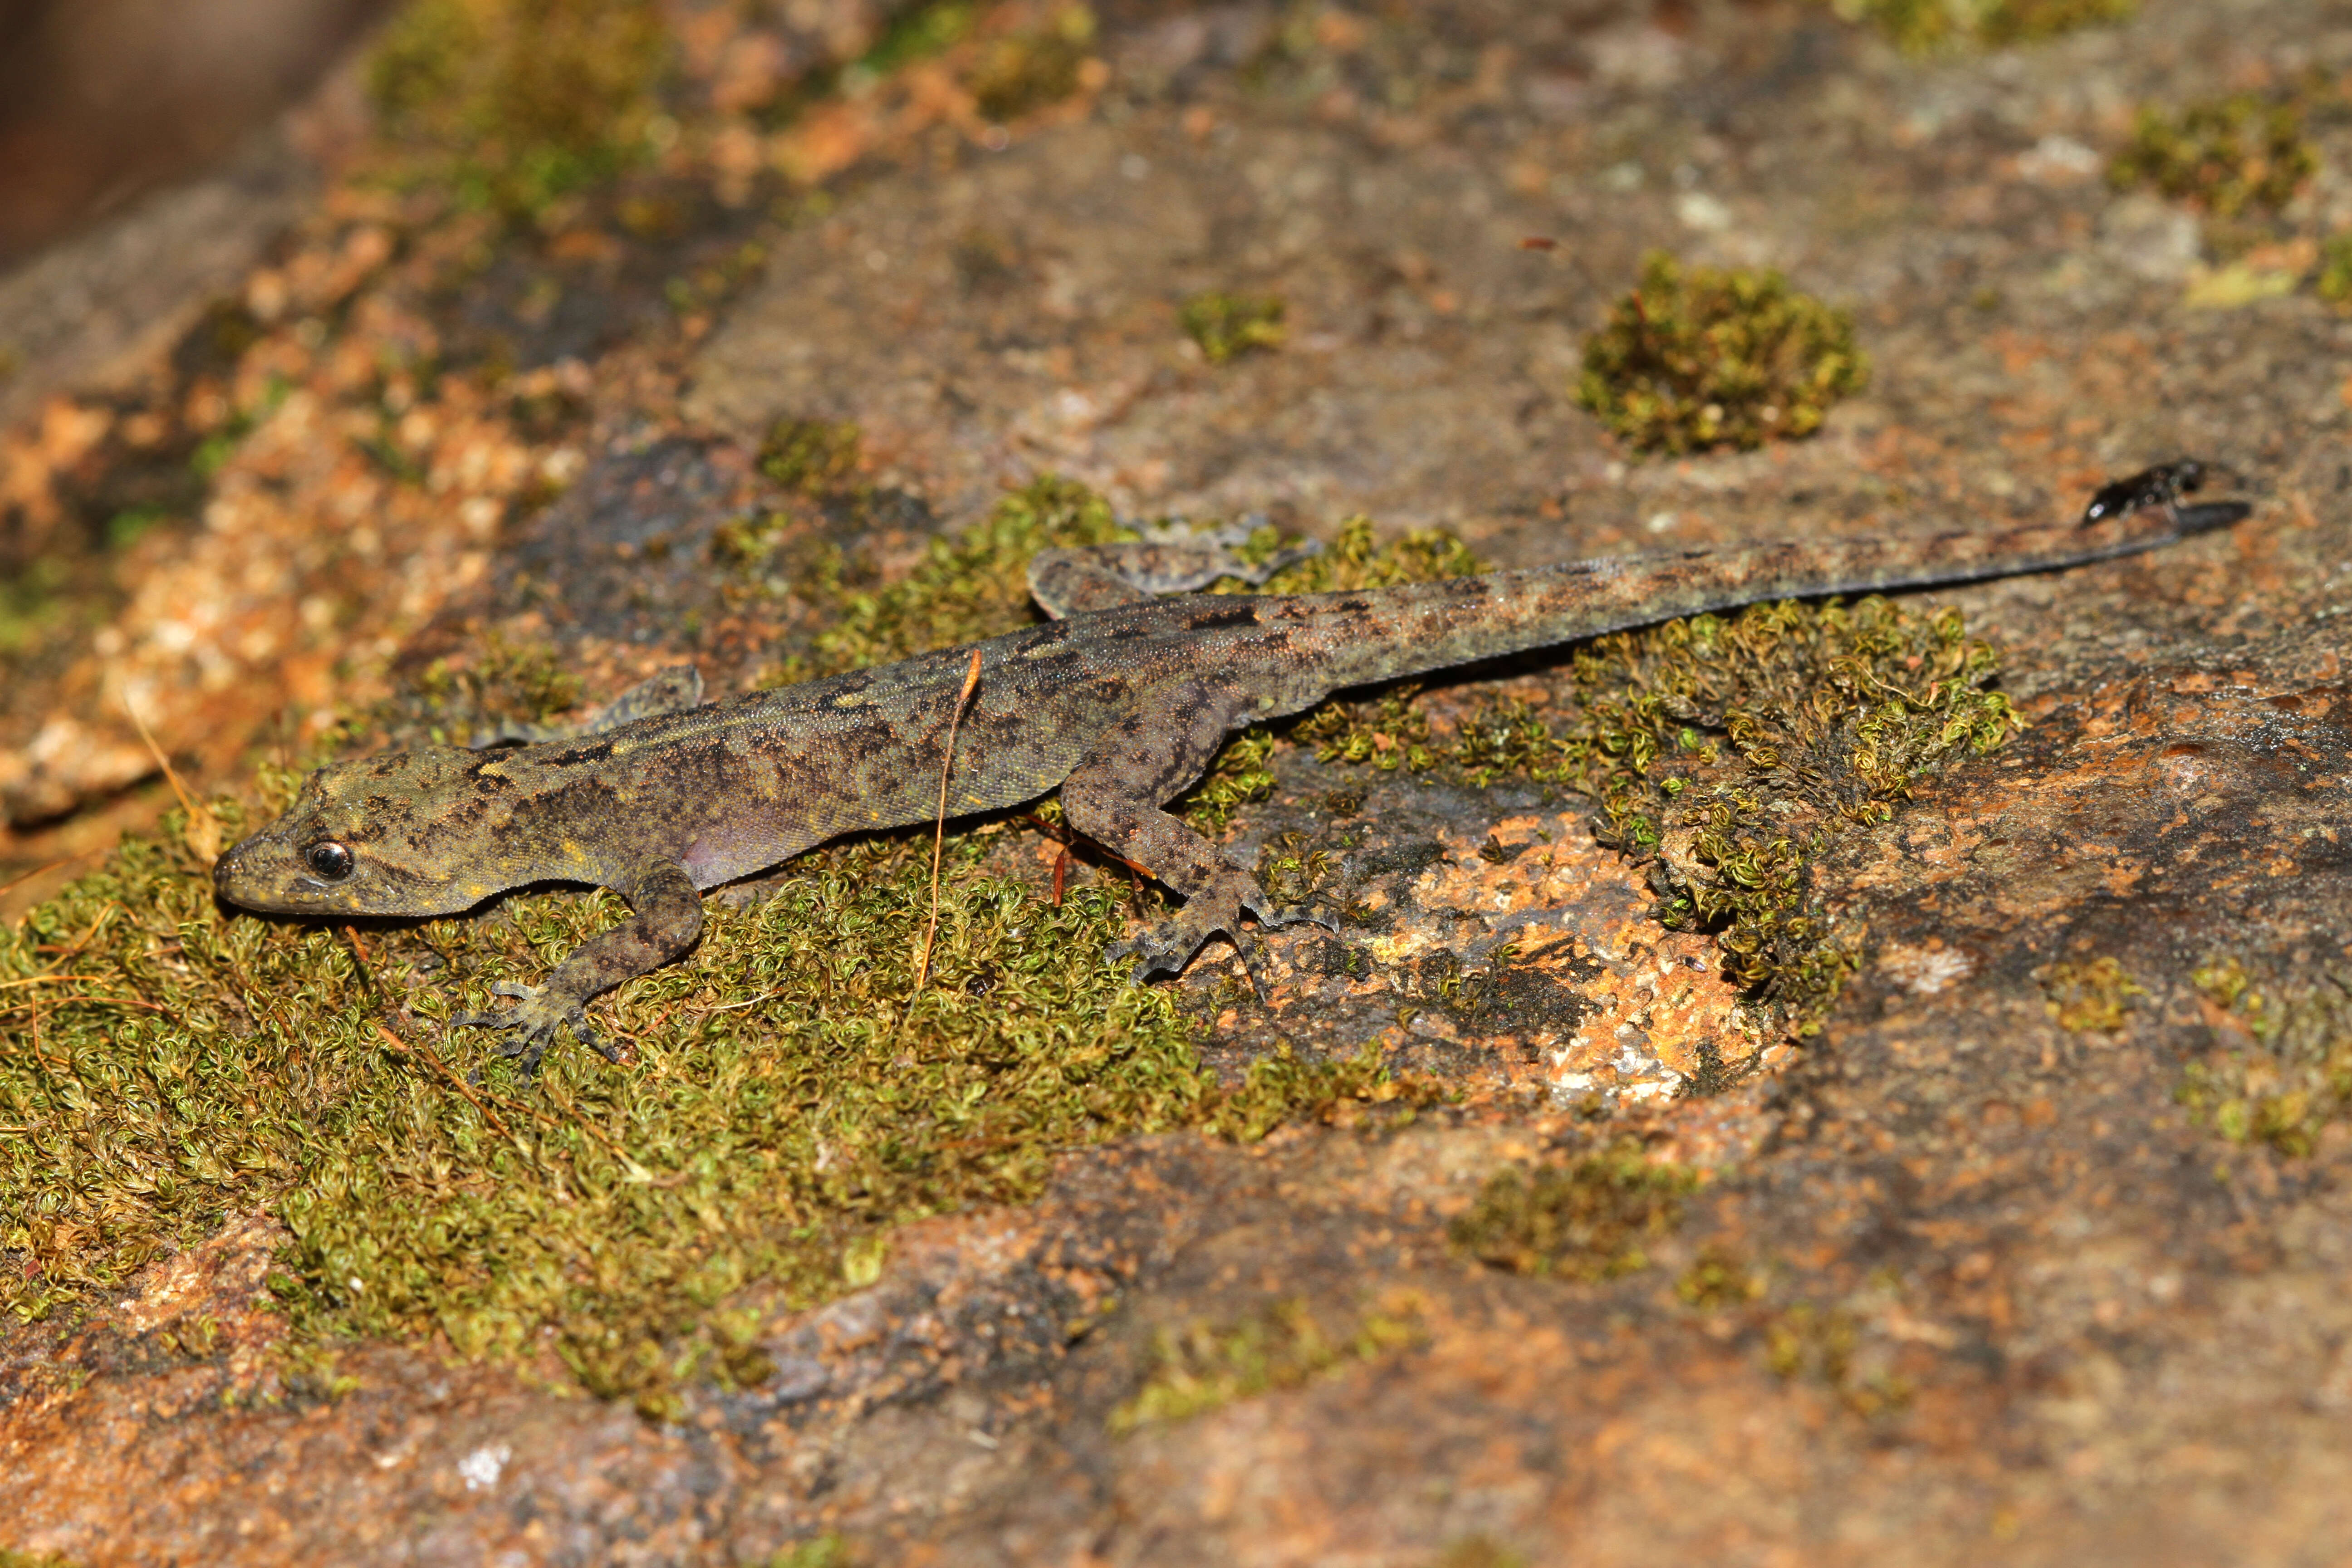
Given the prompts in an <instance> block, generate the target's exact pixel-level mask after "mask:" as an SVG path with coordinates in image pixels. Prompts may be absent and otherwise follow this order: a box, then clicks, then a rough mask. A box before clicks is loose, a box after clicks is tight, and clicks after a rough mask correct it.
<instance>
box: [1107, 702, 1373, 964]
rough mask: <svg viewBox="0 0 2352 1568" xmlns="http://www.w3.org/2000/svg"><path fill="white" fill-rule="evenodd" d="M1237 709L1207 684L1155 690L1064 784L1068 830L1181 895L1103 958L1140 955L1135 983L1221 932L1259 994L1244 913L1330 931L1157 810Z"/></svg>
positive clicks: (1254, 947) (1210, 756)
mask: <svg viewBox="0 0 2352 1568" xmlns="http://www.w3.org/2000/svg"><path fill="white" fill-rule="evenodd" d="M1236 712H1237V702H1236V700H1235V699H1234V697H1233V696H1232V695H1231V694H1230V693H1227V692H1224V691H1221V690H1219V689H1216V688H1214V687H1213V686H1211V685H1209V684H1208V683H1207V682H1205V681H1198V680H1182V681H1171V682H1170V683H1169V684H1167V685H1164V686H1160V687H1154V688H1152V689H1149V690H1147V691H1146V692H1144V693H1143V694H1142V695H1141V698H1140V699H1139V700H1138V701H1137V703H1136V704H1135V705H1134V707H1133V708H1132V710H1129V712H1128V713H1126V714H1125V715H1123V716H1122V717H1121V718H1120V719H1119V720H1118V722H1116V723H1115V724H1113V725H1112V726H1111V727H1110V728H1108V730H1106V731H1103V732H1102V734H1100V735H1099V736H1097V738H1096V740H1095V742H1094V744H1093V746H1091V747H1090V748H1089V749H1088V750H1087V754H1086V756H1085V757H1084V758H1083V759H1082V760H1081V761H1080V762H1079V763H1078V765H1077V766H1076V768H1074V769H1073V770H1071V773H1070V776H1069V778H1068V779H1067V780H1066V781H1065V782H1064V784H1063V785H1062V812H1063V815H1064V816H1066V817H1067V818H1068V820H1069V824H1070V826H1072V827H1075V828H1076V829H1077V830H1078V831H1079V832H1080V833H1083V834H1085V835H1086V836H1087V837H1089V838H1091V839H1093V840H1094V841H1095V842H1096V843H1097V844H1100V845H1102V846H1103V847H1105V848H1107V849H1108V850H1110V851H1111V852H1112V853H1114V854H1116V855H1118V856H1121V857H1123V858H1126V859H1128V860H1130V861H1132V862H1134V863H1135V864H1136V865H1139V866H1141V867H1143V868H1145V869H1147V870H1149V871H1150V873H1151V875H1152V876H1153V877H1154V878H1156V879H1158V880H1160V882H1162V883H1164V884H1166V885H1167V886H1168V887H1169V888H1171V889H1174V890H1175V891H1176V892H1178V893H1179V894H1181V895H1182V897H1183V900H1184V907H1183V908H1182V909H1181V910H1178V911H1176V913H1175V914H1173V915H1171V916H1170V917H1169V918H1168V919H1166V920H1164V921H1159V922H1157V923H1156V924H1154V925H1152V926H1151V927H1150V928H1149V929H1148V930H1146V931H1144V932H1143V933H1142V934H1141V935H1140V936H1138V937H1137V938H1136V939H1135V940H1134V941H1132V942H1120V943H1118V944H1117V945H1116V946H1114V947H1112V948H1111V949H1110V950H1109V951H1108V952H1107V953H1106V954H1105V956H1106V957H1107V958H1108V959H1110V960H1112V961H1114V962H1116V961H1117V960H1119V959H1122V958H1139V959H1141V960H1142V963H1139V964H1137V965H1136V969H1135V978H1136V981H1137V983H1138V984H1141V983H1142V982H1143V981H1145V980H1148V979H1150V977H1151V976H1152V975H1153V974H1156V973H1169V974H1174V973H1181V971H1182V969H1183V967H1184V965H1185V964H1186V963H1188V962H1189V961H1190V960H1191V959H1192V955H1193V954H1194V953H1195V952H1199V951H1200V949H1201V944H1202V943H1203V942H1207V941H1208V940H1209V939H1210V938H1211V937H1213V936H1215V935H1217V934H1218V933H1220V932H1223V934H1224V935H1225V936H1227V937H1229V938H1231V939H1232V941H1233V943H1234V948H1235V950H1236V951H1238V952H1240V954H1241V960H1242V967H1243V968H1244V970H1245V971H1246V972H1247V973H1248V974H1249V977H1250V985H1251V987H1252V988H1253V989H1254V990H1255V991H1256V992H1257V994H1258V995H1259V996H1260V997H1264V996H1265V943H1264V942H1261V941H1260V940H1259V939H1258V937H1257V934H1256V933H1255V931H1249V930H1247V929H1246V928H1244V926H1243V925H1242V923H1241V917H1242V913H1243V911H1244V910H1247V911H1248V912H1249V913H1251V914H1254V915H1255V916H1256V917H1257V919H1258V922H1259V923H1260V924H1261V925H1265V926H1266V927H1269V928H1272V927H1277V926H1286V925H1291V924H1295V923H1296V922H1297V921H1315V922H1316V923H1317V924H1318V925H1322V926H1326V927H1328V926H1330V925H1331V921H1329V920H1328V919H1326V918H1325V917H1324V916H1322V915H1319V914H1316V913H1314V912H1312V911H1310V910H1295V909H1284V908H1280V907H1278V906H1276V904H1274V903H1273V902H1271V901H1270V900H1268V899H1267V898H1266V896H1265V889H1263V888H1261V887H1259V886H1258V880H1257V879H1256V878H1255V877H1254V876H1252V875H1251V874H1250V873H1249V872H1247V871H1244V870H1243V869H1242V868H1240V867H1238V866H1235V865H1234V863H1233V862H1232V861H1230V860H1228V859H1226V858H1225V857H1224V853H1223V851H1222V850H1220V849H1219V848H1218V847H1216V846H1215V845H1213V844H1212V843H1210V842H1209V841H1208V840H1207V839H1205V838H1203V837H1201V836H1200V835H1199V834H1197V833H1195V832H1193V831H1192V829H1191V828H1190V827H1187V826H1184V824H1183V823H1182V822H1181V821H1180V820H1178V819H1177V818H1175V817H1173V816H1170V815H1169V814H1168V813H1166V812H1165V811H1162V810H1161V809H1160V805H1162V803H1164V802H1166V801H1169V800H1172V799H1174V798H1175V796H1176V795H1179V794H1180V793H1181V792H1182V791H1183V790H1184V788H1185V787H1186V786H1187V785H1189V784H1192V782H1193V781H1194V780H1195V779H1198V778H1199V777H1200V776H1201V774H1202V773H1203V772H1204V771H1206V770H1207V768H1208V765H1209V763H1211V762H1212V761H1213V760H1214V759H1215V757H1216V754H1217V748H1218V747H1219V746H1220V745H1222V744H1223V742H1224V738H1225V735H1226V733H1227V732H1228V731H1230V730H1231V728H1232V727H1233V721H1234V717H1235V714H1236Z"/></svg>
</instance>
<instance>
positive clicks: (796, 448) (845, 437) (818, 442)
mask: <svg viewBox="0 0 2352 1568" xmlns="http://www.w3.org/2000/svg"><path fill="white" fill-rule="evenodd" d="M863 440H864V437H863V435H862V433H861V432H860V431H859V430H858V428H857V425H856V421H854V420H844V421H841V422H839V423H837V424H836V423H833V422H830V421H827V420H823V419H779V420H777V421H776V422H775V424H774V425H773V426H770V428H769V430H768V437H767V439H766V440H764V441H762V442H761V444H760V457H759V465H760V472H761V473H762V474H765V475H766V476H767V477H768V478H769V479H772V480H773V481H774V482H775V483H777V484H779V485H781V486H782V487H783V488H784V489H788V490H792V491H794V492H796V493H798V494H800V495H804V496H824V495H831V494H835V493H837V492H838V491H840V490H841V489H843V488H844V487H845V485H846V484H847V483H848V482H849V480H850V479H851V477H852V476H853V475H855V474H856V472H857V461H858V456H859V453H860V450H861V448H862V446H863Z"/></svg>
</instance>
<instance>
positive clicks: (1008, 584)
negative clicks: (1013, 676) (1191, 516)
mask: <svg viewBox="0 0 2352 1568" xmlns="http://www.w3.org/2000/svg"><path fill="white" fill-rule="evenodd" d="M1122 532H1123V531H1122V529H1121V528H1120V526H1119V523H1118V519H1117V518H1115V517H1114V516H1112V514H1111V510H1110V503H1109V502H1108V501H1106V500H1103V499H1102V497H1100V496H1098V495H1097V494H1096V493H1095V492H1094V491H1092V490H1090V489H1087V487H1086V486H1084V485H1082V484H1079V483H1077V482H1076V481H1075V480H1071V479H1061V478H1058V477H1056V476H1055V475H1051V474H1047V475H1044V476H1042V477H1040V478H1038V479H1033V480H1031V481H1030V482H1029V483H1028V484H1026V485H1024V486H1023V487H1022V488H1021V489H1017V490H1014V491H1013V492H1011V493H1010V494H1008V495H1006V496H1005V497H1004V499H1003V500H1000V501H999V502H997V504H996V506H995V508H994V509H993V510H992V511H990V513H989V514H988V516H987V518H986V519H985V520H984V521H981V522H980V523H977V524H975V525H974V526H973V527H971V528H969V529H967V530H965V531H963V532H961V533H960V534H957V535H955V536H954V537H952V538H950V537H946V536H942V537H940V538H937V539H934V540H932V541H931V543H930V547H929V550H928V551H926V552H925V553H924V556H923V559H922V561H921V563H919V564H918V565H917V566H916V568H915V569H914V571H912V572H911V573H909V574H907V576H905V577H904V578H902V579H900V580H899V581H898V582H896V583H893V584H889V585H888V586H887V587H884V588H879V589H877V590H875V591H873V592H871V593H856V594H848V595H843V596H842V597H841V598H840V599H839V600H838V601H837V602H836V604H835V605H833V606H831V608H833V609H834V611H835V616H834V624H833V625H832V626H830V627H828V628H827V629H826V630H825V631H824V634H823V635H822V636H820V637H818V638H817V641H816V659H815V667H816V668H815V672H816V673H824V672H826V671H830V670H835V669H846V668H854V667H856V666H859V665H866V664H880V663H885V662H887V661H888V660H891V659H898V658H907V657H908V656H909V655H911V654H916V653H919V652H922V651H924V650H925V649H928V648H935V647H950V646H952V645H955V644H958V643H966V642H972V641H976V640H978V639H980V638H982V637H996V636H999V635H1001V634H1003V633H1004V632H1008V631H1012V630H1014V629H1016V628H1017V627H1020V626H1025V625H1028V624H1029V623H1031V622H1033V621H1034V620H1036V619H1038V618H1039V612H1038V610H1037V609H1036V607H1035V606H1034V605H1033V604H1032V603H1031V601H1030V598H1029V577H1028V570H1029V558H1030V557H1031V556H1033V555H1034V554H1036V553H1037V552H1039V551H1041V550H1049V549H1055V548H1066V547H1071V546H1076V545H1087V544H1105V543H1108V542H1110V541H1111V540H1113V539H1117V538H1118V537H1120V536H1121V534H1122ZM1130 537H1131V535H1130Z"/></svg>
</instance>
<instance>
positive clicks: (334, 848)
mask: <svg viewBox="0 0 2352 1568" xmlns="http://www.w3.org/2000/svg"><path fill="white" fill-rule="evenodd" d="M302 858H303V859H304V860H305V861H307V862H308V863H309V864H310V869H312V870H313V871H316V872H317V873H319V875H320V876H321V877H324V878H325V879H327V880H329V881H330V882H340V881H341V880H342V879H344V878H346V877H348V876H350V875H351V874H352V865H353V864H354V862H353V861H352V852H351V851H350V850H348V849H346V848H344V847H342V846H341V845H340V844H338V843H336V842H335V841H334V840H333V839H331V838H330V839H327V840H325V841H324V842H322V843H318V844H313V845H311V846H310V847H309V848H308V849H305V850H304V851H302Z"/></svg>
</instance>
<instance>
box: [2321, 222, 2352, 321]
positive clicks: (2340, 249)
mask: <svg viewBox="0 0 2352 1568" xmlns="http://www.w3.org/2000/svg"><path fill="white" fill-rule="evenodd" d="M2312 288H2313V289H2314V290H2315V291H2316V292H2317V293H2318V295H2319V297H2320V298H2321V299H2323V300H2326V301H2327V302H2328V303H2329V304H2331V305H2333V306H2335V307H2336V309H2337V310H2352V234H2331V235H2329V236H2328V237H2326V239H2324V240H2322V241H2320V244H2319V269H2318V271H2317V273H2316V274H2315V276H2314V278H2313V279H2312Z"/></svg>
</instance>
